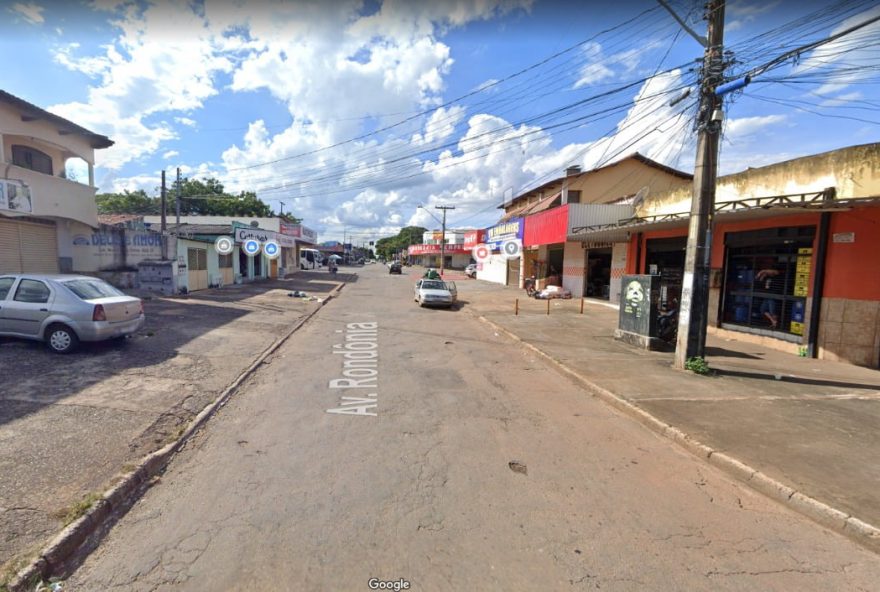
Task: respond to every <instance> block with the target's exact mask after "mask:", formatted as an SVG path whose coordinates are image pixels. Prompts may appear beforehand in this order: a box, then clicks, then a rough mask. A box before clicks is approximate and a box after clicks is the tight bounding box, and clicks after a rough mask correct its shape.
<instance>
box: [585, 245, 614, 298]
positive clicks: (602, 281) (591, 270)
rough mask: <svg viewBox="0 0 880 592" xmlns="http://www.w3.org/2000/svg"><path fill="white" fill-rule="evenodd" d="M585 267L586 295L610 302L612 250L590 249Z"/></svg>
mask: <svg viewBox="0 0 880 592" xmlns="http://www.w3.org/2000/svg"><path fill="white" fill-rule="evenodd" d="M584 265H585V268H584V295H585V296H587V298H600V299H602V300H608V299H609V298H610V297H611V248H610V247H608V248H604V249H590V250H589V251H587V257H586V259H585V261H584Z"/></svg>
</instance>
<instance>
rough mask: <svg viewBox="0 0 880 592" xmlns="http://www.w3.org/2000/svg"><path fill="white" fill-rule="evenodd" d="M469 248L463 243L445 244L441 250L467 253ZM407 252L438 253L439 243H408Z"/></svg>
mask: <svg viewBox="0 0 880 592" xmlns="http://www.w3.org/2000/svg"><path fill="white" fill-rule="evenodd" d="M470 250H471V248H470V247H466V246H464V245H446V247H445V248H444V249H443V252H444V253H445V254H447V255H460V254H462V253H469V252H470ZM407 252H408V253H409V254H410V255H439V254H440V245H410V247H409V249H407Z"/></svg>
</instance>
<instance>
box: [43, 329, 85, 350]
mask: <svg viewBox="0 0 880 592" xmlns="http://www.w3.org/2000/svg"><path fill="white" fill-rule="evenodd" d="M46 344H47V345H48V346H49V349H51V350H52V351H53V352H55V353H56V354H67V353H70V352H72V351H73V350H74V349H76V346H77V345H78V344H79V338H78V337H77V336H76V333H74V332H73V330H72V329H71V328H70V327H67V326H66V325H52V326H51V327H49V328H48V329H46Z"/></svg>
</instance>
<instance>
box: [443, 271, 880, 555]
mask: <svg viewBox="0 0 880 592" xmlns="http://www.w3.org/2000/svg"><path fill="white" fill-rule="evenodd" d="M458 291H459V297H460V299H461V300H463V301H464V302H463V304H464V308H465V309H466V310H469V311H470V312H471V313H473V314H475V315H477V316H482V317H483V318H485V319H486V320H488V321H489V322H491V323H492V324H495V325H496V326H497V327H500V328H502V329H503V330H506V331H508V332H509V333H511V334H513V335H514V336H516V337H517V338H519V339H520V340H521V341H523V342H524V343H525V344H527V345H529V346H532V347H534V348H536V349H537V350H539V351H540V352H542V353H544V354H545V355H547V356H548V357H550V358H552V359H553V360H555V361H557V362H558V363H560V364H561V365H562V366H563V367H564V368H566V369H568V370H570V371H573V372H574V373H575V374H576V375H577V376H578V377H580V378H581V379H583V380H584V381H586V382H587V383H589V384H590V385H591V386H592V387H594V390H598V391H601V390H603V389H604V390H605V391H606V392H608V397H606V398H609V397H611V398H612V401H613V399H618V400H619V399H623V400H624V401H625V402H628V403H632V404H633V405H635V406H636V407H637V408H638V409H640V410H643V411H646V412H647V413H648V414H650V415H651V416H653V417H654V418H656V419H657V420H660V422H662V424H668V425H669V426H673V427H675V428H678V430H680V431H681V432H684V433H685V434H687V435H688V436H690V437H691V438H693V439H695V440H697V441H698V442H699V443H701V444H703V445H705V447H708V449H711V450H712V451H713V452H711V453H710V452H709V450H707V449H706V448H702V447H698V446H689V448H690V449H691V451H693V452H696V453H698V454H701V455H702V456H704V457H707V458H709V460H710V462H713V463H714V464H718V465H721V464H727V465H730V466H727V467H725V468H727V469H728V470H730V471H731V472H733V473H735V474H736V473H738V476H740V477H741V478H744V479H745V480H749V475H750V474H751V472H752V470H753V469H754V470H757V471H760V472H761V473H763V474H764V475H766V476H768V477H770V478H771V479H772V480H775V481H777V482H780V483H781V484H784V485H786V486H788V487H789V488H791V490H793V491H794V492H797V493H798V494H802V495H803V496H808V497H809V498H813V499H815V500H817V501H819V502H821V503H823V504H826V505H827V506H830V507H831V508H834V509H836V510H839V511H840V512H842V513H843V515H836V516H835V515H834V513H833V512H831V513H829V512H828V511H827V509H823V511H821V512H818V517H817V513H816V512H812V510H815V508H816V504H812V502H811V501H810V500H805V499H803V498H802V497H801V495H794V496H793V495H792V491H791V490H779V488H778V484H772V487H771V488H774V489H776V491H773V492H770V494H771V495H772V496H773V497H776V498H777V499H780V501H785V502H786V503H789V504H791V505H794V506H798V509H799V510H801V511H803V512H804V513H806V514H808V515H810V516H811V517H813V518H814V519H819V520H820V521H822V522H823V523H825V524H827V525H829V526H832V527H836V528H838V530H845V529H844V527H845V524H844V520H845V518H846V517H847V516H852V517H854V518H857V519H859V520H861V521H864V522H866V523H868V524H870V525H873V526H875V527H876V526H880V462H878V459H880V431H878V430H877V426H878V425H880V372H878V371H877V370H872V369H868V368H861V367H858V366H852V365H849V364H842V363H838V362H830V361H824V360H814V359H809V358H800V357H797V356H792V355H789V354H786V353H783V352H779V351H775V350H770V349H766V348H762V347H761V346H758V345H754V344H751V343H747V342H741V341H736V340H727V339H719V338H717V337H714V336H712V335H710V336H709V338H708V341H707V356H706V358H707V360H708V362H709V364H710V366H711V368H712V369H713V370H715V371H716V372H717V374H716V375H715V376H712V377H703V376H698V375H695V374H692V373H690V372H684V371H678V370H675V369H674V368H672V365H671V364H672V354H671V353H663V352H648V351H644V350H639V349H636V348H633V347H631V346H628V345H625V344H623V343H621V342H618V341H615V340H614V339H613V332H614V329H615V327H616V326H617V318H618V311H617V309H616V308H612V307H611V306H609V305H608V304H607V303H601V302H598V301H590V300H587V301H586V302H585V305H584V313H583V315H581V314H579V309H580V299H572V300H552V301H550V303H551V304H550V314H549V316H548V315H547V314H546V311H547V301H541V300H533V299H527V298H525V294H524V293H523V291H522V290H517V289H513V288H507V287H504V286H500V285H497V284H490V283H488V282H483V281H467V282H459V283H458ZM516 298H519V308H520V310H519V315H518V316H514V300H515V299H516ZM614 396H616V397H614ZM618 407H626V408H629V406H628V405H626V403H624V404H623V405H618ZM631 411H632V410H631ZM632 414H634V415H637V416H638V415H641V414H640V413H638V410H636V411H635V412H634V413H632ZM643 423H649V424H652V426H653V427H654V429H657V430H658V431H662V430H663V429H664V428H659V427H658V426H661V425H662V424H661V423H658V422H655V421H650V420H649V421H643ZM669 432H670V433H671V432H673V431H672V430H669ZM666 435H669V433H667V434H666ZM673 438H674V439H679V440H680V439H681V438H680V434H679V437H677V438H676V437H673ZM719 453H723V454H719ZM728 456H729V457H731V458H732V459H735V460H737V461H739V462H740V463H743V464H744V465H747V466H746V467H743V466H742V465H738V466H737V465H735V464H731V463H729V462H727V457H728ZM713 457H715V458H713ZM731 467H733V469H732V468H731ZM752 481H754V482H752V483H750V484H752V485H755V486H756V487H757V488H758V489H761V490H762V491H765V493H767V491H766V490H767V483H763V484H759V483H757V481H759V479H756V478H754V477H753V478H752ZM762 485H763V486H762ZM805 505H806V506H809V507H807V508H806V510H805V509H804V506H805ZM860 527H861V525H860V524H859V523H858V522H857V521H854V520H850V524H849V525H848V526H846V530H847V532H850V531H852V530H859V528H860ZM865 532H867V533H868V535H867V536H865V535H864V533H865ZM872 532H873V531H871V529H870V528H868V529H863V535H862V536H861V537H858V536H857V537H856V538H861V539H862V542H867V543H868V544H869V546H871V547H872V548H874V549H880V538H877V539H874V538H873V537H871V536H870V534H871V533H872ZM874 534H876V533H874ZM866 539H870V540H866Z"/></svg>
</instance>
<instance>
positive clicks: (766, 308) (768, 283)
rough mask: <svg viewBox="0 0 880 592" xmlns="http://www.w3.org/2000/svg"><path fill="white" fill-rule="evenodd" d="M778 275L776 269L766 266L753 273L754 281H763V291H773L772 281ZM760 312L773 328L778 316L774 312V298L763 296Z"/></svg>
mask: <svg viewBox="0 0 880 592" xmlns="http://www.w3.org/2000/svg"><path fill="white" fill-rule="evenodd" d="M778 275H779V270H778V269H773V268H766V269H762V270H760V271H759V272H758V273H757V274H755V281H756V282H763V286H762V287H763V289H764V291H765V292H772V291H773V281H774V278H776V277H777V276H778ZM760 310H761V314H763V315H764V318H765V319H767V320H768V321H769V322H770V328H771V329H775V328H776V326H777V325H778V324H779V316H778V315H777V314H776V300H775V299H773V298H764V300H763V301H762V302H761V309H760Z"/></svg>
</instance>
